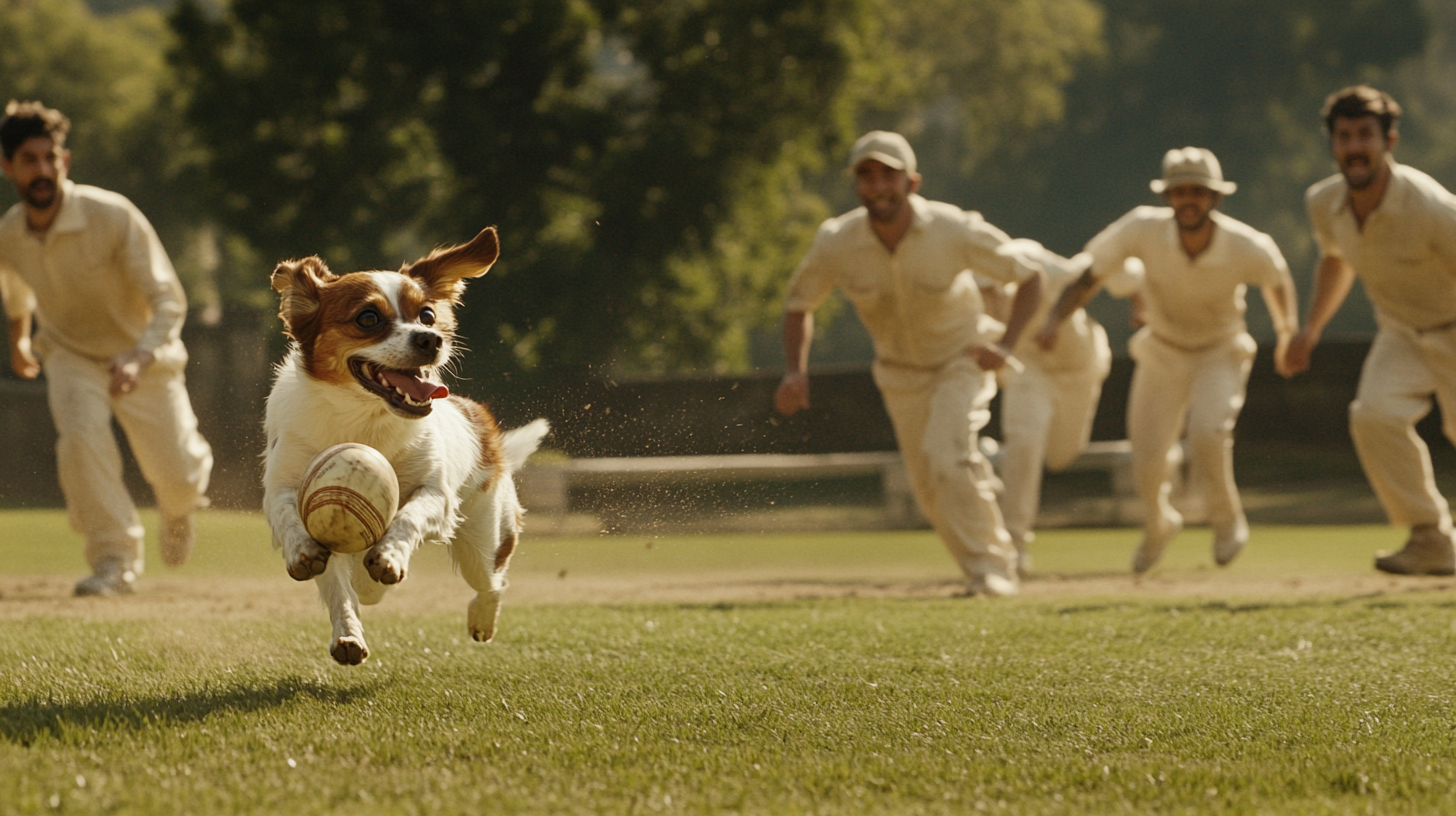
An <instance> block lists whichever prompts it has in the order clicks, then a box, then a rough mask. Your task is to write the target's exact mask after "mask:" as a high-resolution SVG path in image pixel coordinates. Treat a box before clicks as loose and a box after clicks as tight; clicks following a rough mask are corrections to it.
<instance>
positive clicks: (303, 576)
mask: <svg viewBox="0 0 1456 816" xmlns="http://www.w3.org/2000/svg"><path fill="white" fill-rule="evenodd" d="M330 555H332V553H330V552H329V548H328V547H325V546H323V545H322V544H320V543H318V542H317V541H314V540H313V539H311V538H310V539H308V541H307V543H304V544H299V545H296V546H293V547H289V548H288V552H286V553H285V554H284V556H283V563H284V566H286V567H287V568H288V576H289V577H290V578H292V579H293V580H295V581H307V580H309V579H311V578H317V577H318V576H320V575H323V574H324V569H325V568H327V567H328V565H329V556H330Z"/></svg>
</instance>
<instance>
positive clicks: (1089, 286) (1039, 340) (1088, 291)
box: [1036, 267, 1102, 351]
mask: <svg viewBox="0 0 1456 816" xmlns="http://www.w3.org/2000/svg"><path fill="white" fill-rule="evenodd" d="M1100 288H1102V281H1101V280H1100V279H1098V278H1097V276H1095V275H1093V274H1092V268H1091V267H1088V268H1087V270H1086V271H1084V272H1083V273H1082V276H1081V277H1079V278H1077V279H1076V280H1075V281H1072V282H1071V283H1070V284H1068V285H1067V288H1065V289H1063V290H1062V296H1061V297H1059V298H1057V303H1056V305H1055V306H1053V307H1052V310H1051V313H1050V314H1048V315H1047V321H1046V325H1045V326H1043V327H1042V329H1041V331H1039V332H1037V333H1036V344H1037V345H1038V346H1041V347H1042V348H1044V349H1046V350H1048V351H1050V350H1051V349H1053V348H1055V347H1056V345H1057V330H1058V329H1060V328H1061V326H1062V323H1063V322H1065V321H1066V319H1067V318H1068V317H1070V316H1071V315H1072V313H1073V312H1076V311H1077V310H1078V309H1080V308H1082V307H1083V306H1086V305H1087V303H1088V301H1090V300H1092V296H1093V295H1096V294H1097V290H1098V289H1100Z"/></svg>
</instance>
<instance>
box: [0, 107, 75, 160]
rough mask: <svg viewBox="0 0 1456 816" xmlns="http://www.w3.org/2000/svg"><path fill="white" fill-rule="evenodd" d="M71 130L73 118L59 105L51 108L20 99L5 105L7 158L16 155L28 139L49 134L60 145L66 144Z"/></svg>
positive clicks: (1, 147) (1, 136)
mask: <svg viewBox="0 0 1456 816" xmlns="http://www.w3.org/2000/svg"><path fill="white" fill-rule="evenodd" d="M70 132H71V120H70V119H67V118H66V115H65V114H64V113H61V112H60V111H58V110H56V109H55V108H47V107H46V106H45V105H42V104H41V103H39V102H36V101H30V102H16V101H15V100H14V99H12V100H10V103H9V104H8V105H6V106H5V119H4V121H0V151H3V152H4V154H5V160H6V161H9V160H10V159H12V158H14V157H15V151H17V150H19V149H20V146H21V145H23V144H25V141H26V140H27V139H34V138H35V137H37V136H49V137H50V138H51V139H52V140H53V141H55V143H56V146H57V147H62V146H64V145H65V144H66V134H68V133H70Z"/></svg>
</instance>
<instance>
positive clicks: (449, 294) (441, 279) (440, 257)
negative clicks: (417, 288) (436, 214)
mask: <svg viewBox="0 0 1456 816" xmlns="http://www.w3.org/2000/svg"><path fill="white" fill-rule="evenodd" d="M499 257H500V239H499V238H498V237H497V236H496V234H495V227H486V228H485V229H483V230H481V231H480V234H479V235H477V236H475V238H474V239H472V240H471V241H470V243H468V244H461V245H459V246H453V247H444V248H441V249H437V250H435V251H434V252H431V253H430V254H429V256H428V257H425V258H421V259H420V260H418V261H415V262H414V263H412V264H409V265H407V266H405V267H404V268H403V269H401V270H399V271H400V272H402V273H404V274H406V275H409V276H410V277H412V278H414V279H415V280H417V281H419V282H420V285H421V286H423V287H424V289H425V292H426V294H428V295H429V296H430V298H431V299H436V300H439V299H444V300H448V301H450V302H451V303H459V302H460V293H461V291H462V290H463V289H464V288H465V280H464V279H465V278H478V277H480V276H481V275H484V274H485V273H486V272H489V271H490V268H491V266H493V265H494V264H495V260H496V258H499Z"/></svg>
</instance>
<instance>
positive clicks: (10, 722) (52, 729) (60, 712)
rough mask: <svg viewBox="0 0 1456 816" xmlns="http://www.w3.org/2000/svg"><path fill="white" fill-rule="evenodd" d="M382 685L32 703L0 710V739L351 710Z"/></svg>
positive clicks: (282, 683) (298, 685)
mask: <svg viewBox="0 0 1456 816" xmlns="http://www.w3.org/2000/svg"><path fill="white" fill-rule="evenodd" d="M381 685H382V683H380V682H371V683H366V684H363V685H360V686H357V687H351V688H346V689H335V688H329V687H327V686H323V685H320V684H319V683H318V682H317V681H315V680H312V679H308V678H303V677H288V678H283V679H281V680H278V681H277V682H275V683H273V684H272V685H238V686H235V687H232V688H217V687H207V688H202V689H197V690H195V691H188V692H179V693H176V694H165V695H157V696H153V697H142V698H136V697H122V698H118V699H107V700H92V701H87V702H80V703H66V702H55V701H54V700H51V699H39V698H37V699H31V700H21V701H17V702H11V703H7V704H5V705H3V706H0V740H3V741H5V742H10V743H14V744H18V745H20V746H22V747H25V748H29V747H30V746H31V744H32V743H33V742H35V740H36V739H37V738H40V737H42V736H47V735H49V736H51V737H55V738H58V739H59V738H61V737H62V735H63V734H65V733H66V732H68V731H75V730H80V731H93V730H96V729H101V730H111V731H120V730H133V731H141V730H145V729H149V728H155V727H158V726H167V725H178V724H185V723H192V722H199V721H202V720H205V719H207V718H208V717H210V716H212V715H214V714H224V715H225V714H234V713H236V714H251V713H254V712H257V711H264V710H267V709H272V708H278V707H280V706H284V705H288V704H291V703H294V702H296V701H297V700H299V699H311V700H317V701H319V702H322V703H329V704H334V705H348V704H350V703H353V702H354V701H356V700H358V699H361V698H366V697H371V696H373V695H374V694H375V692H376V691H377V690H378V689H379V687H380V686H381Z"/></svg>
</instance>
